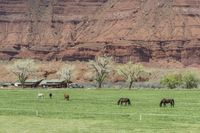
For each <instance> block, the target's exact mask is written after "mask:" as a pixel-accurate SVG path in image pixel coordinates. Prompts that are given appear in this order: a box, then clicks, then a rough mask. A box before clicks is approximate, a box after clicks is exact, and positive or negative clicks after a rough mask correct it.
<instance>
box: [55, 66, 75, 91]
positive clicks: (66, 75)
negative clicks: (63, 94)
mask: <svg viewBox="0 0 200 133" xmlns="http://www.w3.org/2000/svg"><path fill="white" fill-rule="evenodd" d="M73 71H74V67H73V66H72V65H69V64H65V65H64V66H63V67H62V68H61V69H60V70H59V71H58V72H57V74H58V75H59V76H60V79H64V80H65V82H66V83H67V87H68V84H69V83H70V82H71V78H72V73H73Z"/></svg>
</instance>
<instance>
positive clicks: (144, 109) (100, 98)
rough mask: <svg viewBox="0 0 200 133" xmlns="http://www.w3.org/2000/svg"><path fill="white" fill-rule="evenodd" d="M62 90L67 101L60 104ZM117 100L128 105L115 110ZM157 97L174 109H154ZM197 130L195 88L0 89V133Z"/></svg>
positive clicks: (199, 103) (199, 116)
mask: <svg viewBox="0 0 200 133" xmlns="http://www.w3.org/2000/svg"><path fill="white" fill-rule="evenodd" d="M38 92H42V93H44V94H45V99H38V98H37V93H38ZM50 92H51V93H53V99H49V97H48V94H49V93H50ZM64 92H67V93H69V94H70V101H64V97H63V94H64ZM120 97H129V98H130V99H131V102H132V106H118V105H117V104H116V103H117V100H118V99H119V98H120ZM163 97H172V98H174V99H175V107H174V108H171V107H166V108H160V107H159V101H160V100H161V99H162V98H163ZM199 131H200V91H198V90H131V91H129V90H112V89H107V90H106V89H103V90H79V89H74V90H72V89H66V90H42V89H41V90H38V89H37V90H0V133H102V132H103V133H133V132H142V133H143V132H145V133H151V132H152V133H155V132H158V133H160V132H162V133H198V132H199Z"/></svg>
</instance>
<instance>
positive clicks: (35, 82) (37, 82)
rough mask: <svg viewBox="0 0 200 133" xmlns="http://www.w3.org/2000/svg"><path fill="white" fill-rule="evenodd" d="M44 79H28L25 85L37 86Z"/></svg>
mask: <svg viewBox="0 0 200 133" xmlns="http://www.w3.org/2000/svg"><path fill="white" fill-rule="evenodd" d="M42 80H43V79H40V80H37V79H34V80H26V81H25V83H24V87H26V88H28V87H30V88H36V87H38V86H39V84H40V83H41V82H42Z"/></svg>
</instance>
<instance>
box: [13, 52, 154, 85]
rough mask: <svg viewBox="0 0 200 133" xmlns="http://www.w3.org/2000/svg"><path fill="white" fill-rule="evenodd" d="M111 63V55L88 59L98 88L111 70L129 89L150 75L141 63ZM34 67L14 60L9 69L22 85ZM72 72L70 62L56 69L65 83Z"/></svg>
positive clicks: (72, 68) (30, 62)
mask: <svg viewBox="0 0 200 133" xmlns="http://www.w3.org/2000/svg"><path fill="white" fill-rule="evenodd" d="M113 64H114V62H113V60H112V57H106V56H104V57H96V58H95V60H91V61H89V63H88V67H89V69H91V71H93V74H94V75H93V79H94V80H95V81H96V83H97V86H98V88H101V87H102V84H103V82H104V81H105V80H106V79H107V78H108V76H109V74H110V73H111V72H112V71H116V72H117V73H118V74H119V75H121V76H122V77H123V78H124V80H126V81H127V82H128V83H129V89H131V88H132V85H133V83H134V82H137V81H140V80H144V79H148V77H149V76H150V73H149V72H147V71H146V70H145V68H144V67H143V66H142V65H141V64H133V63H132V62H128V63H126V64H121V65H120V66H117V67H116V68H113V66H114V65H113ZM35 69H37V68H36V67H35V64H34V61H33V60H28V59H26V60H16V61H15V62H14V64H13V65H12V66H11V67H10V70H11V71H12V72H13V73H14V74H15V75H16V77H17V79H18V80H19V82H20V83H21V84H22V86H24V83H25V81H26V80H27V79H28V78H29V77H30V76H31V75H32V74H33V72H34V71H35ZM74 72H75V68H74V67H73V66H72V65H70V64H66V65H64V66H63V67H62V68H61V69H60V70H58V71H57V75H58V76H59V77H60V79H64V80H65V82H66V83H69V82H70V81H71V78H72V75H73V73H74Z"/></svg>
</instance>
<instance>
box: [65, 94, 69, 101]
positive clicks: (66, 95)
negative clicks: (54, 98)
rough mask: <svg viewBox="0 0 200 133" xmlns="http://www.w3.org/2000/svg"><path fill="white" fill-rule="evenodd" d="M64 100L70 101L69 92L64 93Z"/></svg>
mask: <svg viewBox="0 0 200 133" xmlns="http://www.w3.org/2000/svg"><path fill="white" fill-rule="evenodd" d="M64 100H67V101H69V95H68V94H67V93H65V94H64Z"/></svg>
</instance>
